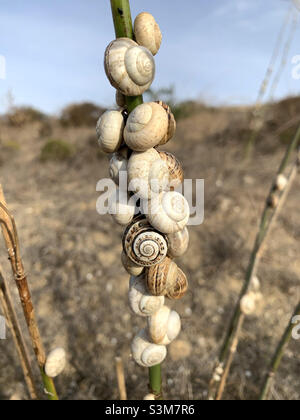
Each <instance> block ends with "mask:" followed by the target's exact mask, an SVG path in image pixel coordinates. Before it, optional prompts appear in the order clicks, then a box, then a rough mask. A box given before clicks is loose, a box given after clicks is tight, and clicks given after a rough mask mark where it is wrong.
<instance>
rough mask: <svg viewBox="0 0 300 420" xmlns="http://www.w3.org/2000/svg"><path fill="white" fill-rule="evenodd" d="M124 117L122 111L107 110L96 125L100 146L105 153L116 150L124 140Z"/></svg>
mask: <svg viewBox="0 0 300 420" xmlns="http://www.w3.org/2000/svg"><path fill="white" fill-rule="evenodd" d="M123 131H124V117H123V115H122V112H121V111H106V112H105V113H104V114H103V115H102V116H101V117H100V119H99V121H98V123H97V127H96V132H97V137H98V142H99V146H100V147H101V149H102V150H103V152H105V153H114V152H116V151H117V150H118V149H119V148H120V146H121V144H122V141H123Z"/></svg>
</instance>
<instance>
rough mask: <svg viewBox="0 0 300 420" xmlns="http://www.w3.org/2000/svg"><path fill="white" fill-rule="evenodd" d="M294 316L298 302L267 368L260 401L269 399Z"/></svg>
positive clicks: (298, 314)
mask: <svg viewBox="0 0 300 420" xmlns="http://www.w3.org/2000/svg"><path fill="white" fill-rule="evenodd" d="M296 316H300V302H299V303H298V305H297V306H296V309H295V312H294V315H293V316H292V318H291V320H290V322H289V325H288V326H287V328H286V330H285V332H284V334H283V336H282V338H281V340H280V343H279V345H278V347H277V349H276V352H275V354H274V356H273V359H272V362H271V365H270V368H269V372H268V374H267V375H266V378H265V382H264V384H263V387H262V390H261V394H260V398H259V399H260V400H261V401H265V400H267V399H269V394H270V390H271V387H272V384H273V381H274V377H275V375H276V373H277V371H278V369H279V366H280V363H281V360H282V358H283V356H284V353H285V350H286V348H287V347H288V345H289V343H290V341H291V338H292V333H293V329H294V328H295V326H296V325H295V323H293V319H294V317H296Z"/></svg>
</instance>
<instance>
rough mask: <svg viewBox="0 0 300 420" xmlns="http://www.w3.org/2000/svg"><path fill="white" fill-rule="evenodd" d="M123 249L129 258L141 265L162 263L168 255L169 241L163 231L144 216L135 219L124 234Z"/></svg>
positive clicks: (147, 265)
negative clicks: (153, 225)
mask: <svg viewBox="0 0 300 420" xmlns="http://www.w3.org/2000/svg"><path fill="white" fill-rule="evenodd" d="M123 250H124V252H125V254H126V255H127V256H128V258H130V259H131V261H133V262H134V263H135V264H137V265H139V266H141V267H151V266H153V265H156V264H159V263H161V262H162V261H163V260H164V259H165V258H166V256H167V252H168V242H167V239H166V237H165V235H163V234H162V233H160V232H158V231H157V230H155V229H154V228H153V227H152V226H150V225H149V223H148V221H147V220H146V219H144V218H142V217H140V218H137V219H134V220H133V221H132V223H131V224H130V225H129V226H128V227H127V229H126V230H125V232H124V235H123Z"/></svg>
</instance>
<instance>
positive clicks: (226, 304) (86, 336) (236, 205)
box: [0, 104, 300, 400]
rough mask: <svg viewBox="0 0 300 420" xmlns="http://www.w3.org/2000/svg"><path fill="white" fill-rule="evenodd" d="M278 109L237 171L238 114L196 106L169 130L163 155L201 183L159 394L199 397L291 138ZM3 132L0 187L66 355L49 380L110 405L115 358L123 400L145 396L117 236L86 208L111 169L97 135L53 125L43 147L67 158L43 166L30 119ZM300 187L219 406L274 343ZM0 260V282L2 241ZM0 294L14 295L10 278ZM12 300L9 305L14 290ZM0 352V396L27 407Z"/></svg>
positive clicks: (266, 262) (294, 389)
mask: <svg viewBox="0 0 300 420" xmlns="http://www.w3.org/2000/svg"><path fill="white" fill-rule="evenodd" d="M287 108H288V107H287V105H286V104H283V105H282V104H277V105H276V106H274V107H273V108H271V109H268V113H267V115H266V117H265V124H264V127H263V130H262V133H261V135H260V136H259V138H258V143H257V147H256V148H255V152H254V156H253V159H252V160H251V161H250V162H247V163H245V162H243V151H244V146H245V141H246V140H247V138H248V137H249V128H248V127H249V121H250V110H248V109H214V110H213V109H210V110H206V109H205V108H204V109H203V110H202V111H201V112H200V113H198V114H195V115H193V116H192V117H190V118H188V119H184V120H180V121H179V124H178V130H177V134H176V137H175V139H174V140H173V141H172V142H171V143H170V144H169V145H168V147H166V149H167V150H169V151H171V152H174V153H175V154H176V156H177V157H178V158H179V159H180V160H181V161H182V162H183V165H184V167H185V176H186V177H187V178H204V179H205V191H206V193H205V194H206V197H205V212H206V213H205V222H204V224H203V225H202V226H198V227H192V228H191V229H190V234H191V244H190V248H189V251H188V253H187V254H186V255H185V256H184V257H183V258H181V259H180V260H178V264H179V265H180V267H181V268H182V269H183V270H184V271H185V272H186V273H187V275H188V277H189V281H190V289H189V292H188V294H187V296H186V297H185V298H184V299H182V300H181V301H179V302H176V303H175V304H174V303H172V304H171V305H172V306H174V307H176V310H177V311H178V312H179V313H180V315H181V316H182V320H183V331H182V333H181V335H180V338H179V340H178V341H177V342H175V343H174V344H173V345H172V346H171V348H170V351H169V356H168V357H167V360H166V362H165V363H164V365H163V373H164V390H165V395H166V397H167V398H169V399H188V398H190V399H205V398H206V393H207V385H208V382H209V379H210V375H211V372H212V369H213V365H214V362H215V360H216V356H217V354H218V351H219V349H220V345H221V343H222V338H223V336H224V333H225V330H226V325H227V324H228V320H229V317H230V315H231V313H232V310H233V308H234V305H235V302H236V300H237V297H238V294H239V291H240V289H241V286H242V282H243V277H244V274H245V268H246V266H247V262H248V259H249V254H250V251H251V247H252V245H253V241H254V238H255V234H256V232H257V227H258V222H259V217H260V213H261V211H262V208H263V205H264V200H265V197H266V195H267V193H268V190H269V187H270V182H271V180H272V178H273V176H274V174H275V172H276V170H277V167H278V164H279V161H280V159H281V157H282V155H283V153H284V147H283V144H282V143H283V142H284V141H285V138H284V136H283V135H282V130H283V131H284V130H287V129H289V130H290V131H291V132H292V133H293V132H294V131H295V130H294V129H293V127H294V124H295V120H296V122H297V115H298V114H293V115H290V114H289V113H288V112H287ZM280 110H282V112H280ZM284 112H286V114H284ZM283 115H285V116H286V117H285V118H283ZM272 116H273V117H274V118H273V119H272ZM279 116H280V122H279ZM289 121H291V122H290V125H289V126H287V127H286V128H283V129H282V130H280V127H282V125H283V124H287V123H288V122H289ZM0 130H1V131H0V147H1V149H0V150H1V159H0V174H1V175H0V181H1V183H2V185H3V187H4V190H5V193H6V198H7V201H8V203H9V205H10V208H11V210H12V211H13V213H14V215H15V218H16V221H17V226H18V228H19V235H20V240H21V246H22V253H23V257H24V262H25V268H26V270H27V272H28V278H29V280H30V286H31V290H32V293H33V299H34V303H35V306H36V310H37V316H38V321H39V325H40V328H41V331H42V336H43V339H44V343H45V346H46V348H47V350H51V349H53V348H54V347H56V346H62V347H64V348H65V349H66V350H67V353H68V359H69V360H68V367H67V369H66V371H65V373H64V374H63V375H61V377H59V378H58V380H57V381H56V382H57V388H58V391H59V394H60V396H61V398H62V399H70V400H74V399H117V398H118V390H117V385H116V375H115V367H114V359H115V357H116V356H121V357H122V358H123V361H124V366H125V371H126V383H127V390H128V397H129V399H142V398H143V396H144V395H145V394H146V393H147V371H146V370H145V369H142V368H140V367H137V366H136V365H135V364H134V362H133V361H132V360H131V357H130V341H131V339H132V337H133V335H134V334H135V333H136V332H137V331H138V329H139V328H140V327H142V326H143V325H144V320H142V319H139V318H137V317H136V316H133V315H132V314H131V313H130V311H129V308H128V304H127V289H128V275H127V274H126V273H125V271H124V270H123V268H122V267H121V264H120V252H121V234H122V229H121V228H120V227H117V226H116V225H115V224H114V223H113V221H112V219H111V218H110V216H101V217H100V216H99V215H98V214H97V212H96V208H95V206H96V200H97V198H98V193H97V192H96V183H97V181H98V180H99V179H101V178H103V177H106V176H107V170H108V161H107V157H106V156H103V155H99V153H98V149H97V146H96V138H95V134H94V132H95V130H94V128H93V127H90V128H82V127H79V128H76V129H75V128H70V127H69V128H61V127H60V126H59V124H58V123H57V122H56V121H51V131H52V134H51V138H58V139H62V140H64V141H66V142H68V143H70V144H71V145H72V146H74V147H75V154H74V155H72V157H70V159H69V160H67V161H64V162H42V161H40V159H39V157H40V152H41V149H42V147H43V145H44V144H45V142H46V141H47V138H44V137H41V127H40V125H39V123H38V122H35V123H32V124H30V125H28V124H27V125H26V126H24V127H22V128H14V127H11V126H8V125H6V124H5V123H4V122H2V123H1V126H0ZM284 132H285V131H284ZM12 144H13V145H14V147H12V146H11V145H12ZM16 144H17V147H15V145H16ZM5 145H8V147H6V146H5ZM4 146H5V147H4ZM12 149H13V150H12ZM299 187H300V180H299V179H297V181H296V183H295V185H294V187H293V190H292V191H291V193H290V195H289V199H288V201H287V204H286V206H285V208H284V209H283V211H282V214H281V216H280V218H279V220H278V222H277V224H276V226H275V228H274V230H273V233H272V236H271V238H270V240H269V243H268V247H267V249H266V252H265V254H264V257H263V259H262V263H261V265H260V267H259V271H258V277H259V278H260V280H261V289H262V290H261V291H262V294H263V300H262V301H261V302H260V303H259V306H258V308H257V311H256V314H255V315H254V316H251V317H249V319H247V321H246V323H245V327H244V330H243V334H242V339H241V343H240V346H239V348H238V353H237V355H236V358H235V361H234V364H233V368H232V372H231V375H230V378H229V382H228V387H227V391H226V394H225V398H227V399H235V400H237V399H243V400H244V399H255V398H257V395H258V392H259V389H260V385H261V382H262V380H263V376H264V374H265V371H266V367H267V364H268V363H269V361H270V358H271V356H272V354H273V351H274V349H275V345H276V343H277V342H278V340H279V338H280V336H281V335H282V333H283V330H284V328H285V327H286V325H287V322H288V320H289V318H290V316H291V314H292V311H293V307H294V306H295V305H296V303H297V301H298V300H299V290H300V289H299V284H300V264H299V260H298V258H297V257H298V255H299V238H300V219H299ZM0 261H1V264H2V265H3V266H4V268H5V271H6V273H7V276H10V271H9V266H8V263H7V259H6V252H5V249H4V247H3V246H2V247H1V257H0ZM10 281H11V280H10ZM11 286H12V290H15V288H14V285H13V284H12V281H11ZM14 297H15V298H16V305H17V295H16V293H14ZM17 306H18V308H19V305H17ZM0 351H1V358H0V372H1V374H0V398H1V399H9V398H12V397H13V398H16V397H20V398H26V392H25V389H24V387H23V385H22V383H23V377H22V372H21V369H20V367H19V363H18V359H17V356H16V352H15V350H14V347H13V344H12V340H11V336H10V335H9V336H8V339H7V340H6V341H1V342H0ZM299 351H300V342H297V341H292V343H291V345H290V347H289V349H288V351H287V352H286V355H285V357H284V359H283V362H282V366H281V368H280V371H279V373H278V376H277V378H276V384H275V387H274V389H273V393H272V395H273V398H276V399H285V400H296V399H299V398H300V392H299V389H300V377H299V374H298V372H299V368H300V359H299ZM37 378H38V375H37Z"/></svg>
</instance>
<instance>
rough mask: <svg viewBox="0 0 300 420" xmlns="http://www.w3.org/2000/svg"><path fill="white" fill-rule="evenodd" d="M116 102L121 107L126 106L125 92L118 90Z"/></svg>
mask: <svg viewBox="0 0 300 420" xmlns="http://www.w3.org/2000/svg"><path fill="white" fill-rule="evenodd" d="M116 104H117V105H118V106H119V107H121V108H124V107H125V105H126V99H125V96H124V95H123V93H121V92H119V91H118V90H117V91H116Z"/></svg>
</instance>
